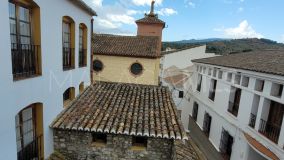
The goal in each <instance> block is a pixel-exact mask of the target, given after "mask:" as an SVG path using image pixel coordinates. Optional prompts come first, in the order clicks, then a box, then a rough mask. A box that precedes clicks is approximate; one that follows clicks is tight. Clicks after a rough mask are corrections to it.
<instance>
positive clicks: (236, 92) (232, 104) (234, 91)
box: [228, 87, 242, 117]
mask: <svg viewBox="0 0 284 160" xmlns="http://www.w3.org/2000/svg"><path fill="white" fill-rule="evenodd" d="M241 94H242V90H241V89H239V88H235V87H231V93H230V100H229V107H228V112H230V113H231V114H233V115H234V116H236V117H237V116H238V112H239V106H240V101H241Z"/></svg>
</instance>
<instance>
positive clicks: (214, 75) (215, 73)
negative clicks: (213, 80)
mask: <svg viewBox="0 0 284 160" xmlns="http://www.w3.org/2000/svg"><path fill="white" fill-rule="evenodd" d="M216 75H217V69H216V68H214V70H213V77H216Z"/></svg>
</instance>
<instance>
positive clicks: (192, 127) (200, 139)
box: [188, 117, 223, 160]
mask: <svg viewBox="0 0 284 160" xmlns="http://www.w3.org/2000/svg"><path fill="white" fill-rule="evenodd" d="M188 126H189V127H188V129H189V131H190V133H189V135H190V137H191V139H192V140H193V142H194V144H195V145H196V146H197V147H198V148H199V150H200V151H201V152H202V153H201V155H202V154H203V155H204V159H208V160H222V159H223V157H222V156H221V154H220V153H219V152H218V151H217V150H216V149H215V147H214V146H213V145H212V144H211V143H210V141H209V139H208V137H207V136H206V135H205V134H204V133H203V132H202V131H201V129H200V128H199V127H198V125H197V124H196V123H195V121H194V120H193V119H192V118H191V117H190V118H189V124H188Z"/></svg>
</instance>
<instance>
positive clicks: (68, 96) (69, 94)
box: [63, 87, 75, 108]
mask: <svg viewBox="0 0 284 160" xmlns="http://www.w3.org/2000/svg"><path fill="white" fill-rule="evenodd" d="M74 98H75V88H74V87H70V88H68V89H66V90H65V92H64V93H63V106H64V108H65V107H67V106H68V105H69V104H70V102H71V101H72V100H73V99H74Z"/></svg>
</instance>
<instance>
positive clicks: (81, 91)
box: [79, 82, 85, 94]
mask: <svg viewBox="0 0 284 160" xmlns="http://www.w3.org/2000/svg"><path fill="white" fill-rule="evenodd" d="M84 89H85V88H84V82H81V83H80V85H79V92H80V94H81V93H83V91H84Z"/></svg>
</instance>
